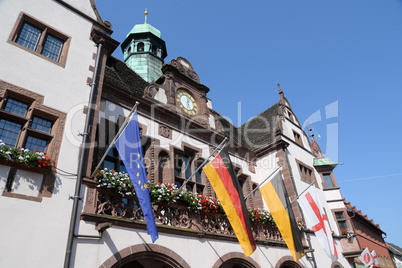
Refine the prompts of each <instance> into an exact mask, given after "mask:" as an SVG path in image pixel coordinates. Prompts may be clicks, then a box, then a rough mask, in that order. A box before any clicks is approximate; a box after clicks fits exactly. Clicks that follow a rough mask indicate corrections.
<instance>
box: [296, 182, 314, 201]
mask: <svg viewBox="0 0 402 268" xmlns="http://www.w3.org/2000/svg"><path fill="white" fill-rule="evenodd" d="M315 182H316V180H313V182H312V183H310V184H309V185H308V186H307V188H306V189H304V191H303V192H301V193H300V194H299V195H298V196H296V198H295V199H293V201H290V204H292V203H293V202H294V201H296V200H297V199H299V197H300V196H301V195H302V194H304V193H305V192H306V191H307V190H308V189H309V188H310V187H311V185H313V184H314V183H315Z"/></svg>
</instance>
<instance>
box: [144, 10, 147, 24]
mask: <svg viewBox="0 0 402 268" xmlns="http://www.w3.org/2000/svg"><path fill="white" fill-rule="evenodd" d="M144 15H145V21H144V24H148V10H147V9H145V12H144Z"/></svg>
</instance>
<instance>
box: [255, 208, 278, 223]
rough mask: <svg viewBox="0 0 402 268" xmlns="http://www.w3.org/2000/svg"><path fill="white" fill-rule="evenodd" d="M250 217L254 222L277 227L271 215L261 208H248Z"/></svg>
mask: <svg viewBox="0 0 402 268" xmlns="http://www.w3.org/2000/svg"><path fill="white" fill-rule="evenodd" d="M248 216H249V218H250V220H251V221H252V222H262V223H269V224H272V225H273V226H275V222H274V218H272V215H271V213H269V212H268V211H267V210H265V209H261V208H248Z"/></svg>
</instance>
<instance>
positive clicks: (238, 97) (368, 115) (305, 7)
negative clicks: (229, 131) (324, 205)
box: [96, 0, 402, 247]
mask: <svg viewBox="0 0 402 268" xmlns="http://www.w3.org/2000/svg"><path fill="white" fill-rule="evenodd" d="M96 3H97V7H98V9H99V12H100V14H101V16H102V18H103V19H104V20H108V21H110V22H111V23H112V25H113V30H114V33H113V35H112V36H113V38H114V39H116V40H117V41H119V42H122V41H123V40H124V38H125V36H126V34H127V33H128V32H129V31H130V30H131V29H132V27H133V26H134V25H135V24H141V23H143V22H144V15H143V12H144V10H145V9H148V12H149V16H148V22H149V23H150V24H151V25H153V26H154V27H156V28H157V29H159V30H160V31H161V32H162V38H163V39H164V40H165V41H166V45H167V50H168V57H167V58H166V59H165V62H169V61H170V60H172V59H175V58H177V57H179V56H182V57H184V58H186V59H187V60H189V61H190V62H191V64H192V65H193V67H194V69H195V71H196V72H197V73H198V75H199V77H200V79H201V83H203V84H204V85H206V86H208V87H209V88H210V90H211V91H210V93H209V95H208V97H209V98H210V99H212V101H213V105H214V109H215V110H217V111H218V112H219V113H221V114H222V115H225V116H228V117H230V118H231V119H232V121H233V123H234V124H235V125H239V124H240V123H244V122H245V121H247V120H248V119H249V118H251V117H253V116H255V115H257V114H259V113H260V112H262V111H263V110H265V109H267V108H268V107H270V106H271V105H272V104H274V103H275V102H277V101H278V98H279V96H278V93H277V87H276V83H280V84H281V87H282V89H283V90H284V92H285V97H286V98H287V99H288V100H289V101H290V103H291V105H292V108H293V111H294V112H295V114H296V116H297V117H298V119H299V121H300V122H301V123H303V122H305V121H306V120H307V119H309V122H310V123H312V124H311V126H312V128H313V132H314V133H315V134H316V137H317V134H319V135H320V136H321V139H320V140H319V144H320V146H321V148H322V150H323V152H324V153H325V154H326V156H328V157H330V158H332V160H333V161H335V162H342V163H344V164H343V165H340V166H338V167H337V168H336V169H335V176H336V178H337V180H338V183H339V186H340V187H341V191H342V194H343V197H344V198H346V200H347V201H349V202H351V203H352V205H355V206H356V207H357V208H358V209H360V210H362V212H363V213H364V214H367V215H368V217H369V218H370V219H373V220H374V222H375V223H378V224H380V226H381V228H382V229H383V231H385V232H386V233H387V238H386V241H387V242H390V243H394V244H397V245H398V246H400V247H401V246H402V234H401V233H402V232H401V227H400V226H401V224H402V212H401V209H400V205H401V203H402V202H401V201H402V165H401V160H402V157H401V154H402V146H401V144H402V143H401V138H400V136H401V134H402V124H401V121H402V120H401V119H402V110H401V106H402V105H401V101H402V0H336V1H335V0H332V1H322V0H304V1H296V0H250V1H228V0H219V1H211V0H204V1H184V0H148V1H129V0H115V1H110V0H96ZM113 55H114V56H115V57H117V58H119V59H122V54H121V50H120V48H119V49H118V50H117V51H116V52H115V53H114V54H113ZM239 107H240V108H239ZM317 114H320V115H321V118H318V117H317ZM336 128H337V129H338V130H336ZM331 146H332V147H331ZM328 148H329V149H328Z"/></svg>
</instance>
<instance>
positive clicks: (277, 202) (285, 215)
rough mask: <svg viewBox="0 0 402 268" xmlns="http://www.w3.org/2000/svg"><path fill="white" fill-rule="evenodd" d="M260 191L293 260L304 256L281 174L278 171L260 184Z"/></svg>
mask: <svg viewBox="0 0 402 268" xmlns="http://www.w3.org/2000/svg"><path fill="white" fill-rule="evenodd" d="M260 192H261V194H262V196H263V198H264V200H265V202H266V203H267V205H268V208H269V211H270V212H271V215H272V217H273V218H274V221H275V223H276V226H277V227H278V229H279V232H280V233H281V235H282V237H283V240H285V243H286V246H287V247H288V248H289V250H290V253H291V254H292V257H293V260H294V261H297V260H298V259H300V258H302V257H303V256H304V251H303V244H302V242H301V237H300V231H299V229H298V228H297V224H296V219H295V216H294V214H293V210H292V207H291V203H290V201H289V197H288V194H287V192H286V189H285V185H284V183H283V180H282V176H281V174H280V173H278V174H277V175H276V176H275V177H274V178H273V179H272V180H270V181H269V182H268V183H266V184H265V185H264V186H261V187H260Z"/></svg>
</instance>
